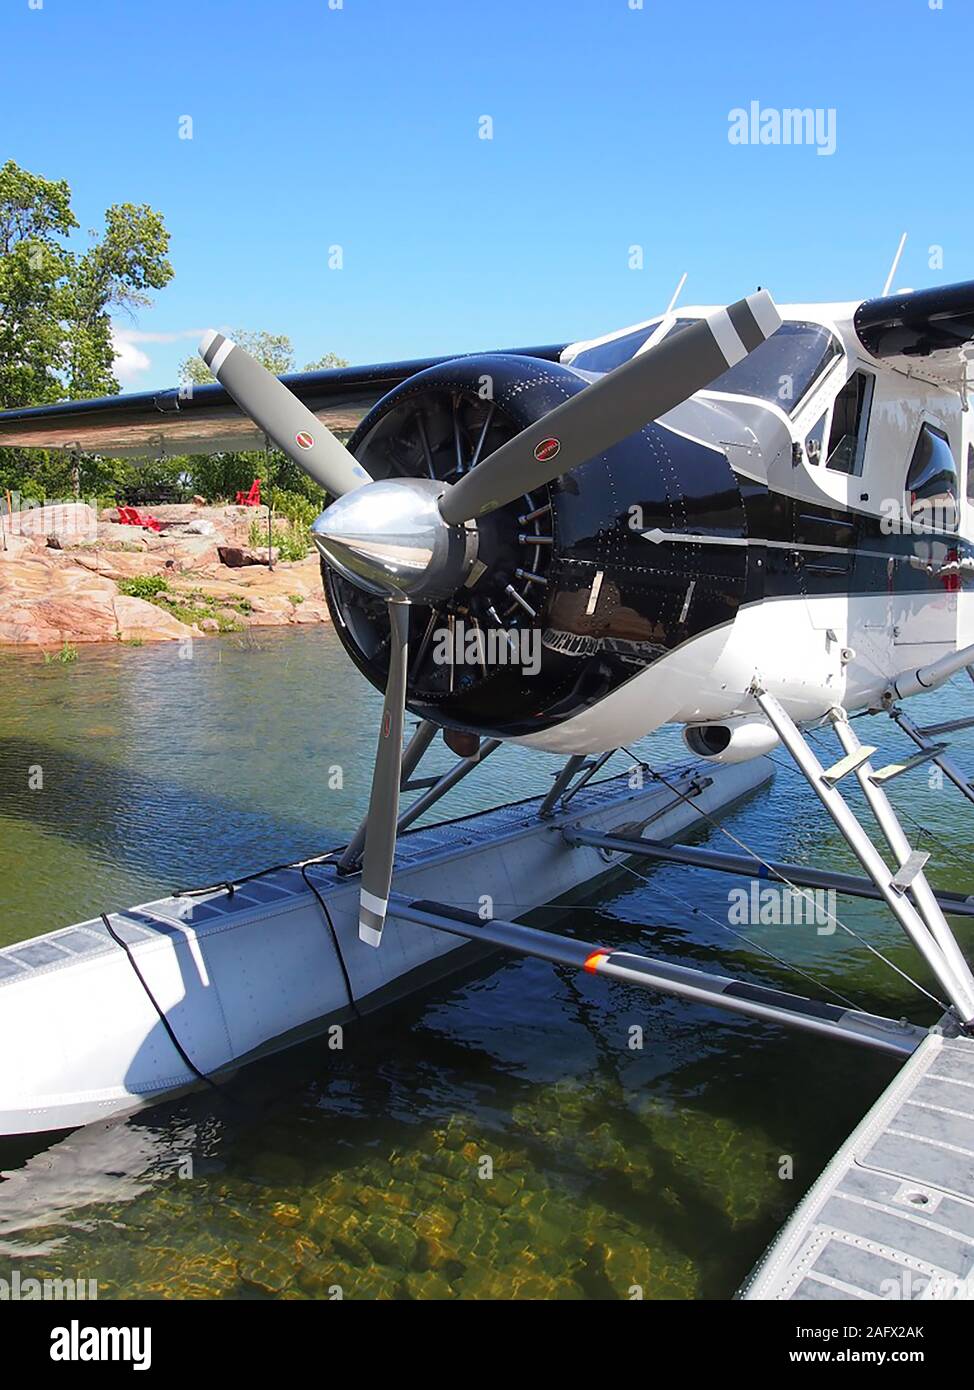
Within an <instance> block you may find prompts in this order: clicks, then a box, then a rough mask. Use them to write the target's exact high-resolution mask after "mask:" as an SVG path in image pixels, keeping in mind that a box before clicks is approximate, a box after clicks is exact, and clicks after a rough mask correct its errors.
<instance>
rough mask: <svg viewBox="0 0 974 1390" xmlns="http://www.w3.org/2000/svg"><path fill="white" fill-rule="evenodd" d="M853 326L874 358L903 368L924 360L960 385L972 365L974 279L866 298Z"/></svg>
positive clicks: (973, 348) (973, 346)
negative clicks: (933, 287) (881, 296)
mask: <svg viewBox="0 0 974 1390" xmlns="http://www.w3.org/2000/svg"><path fill="white" fill-rule="evenodd" d="M854 324H855V330H856V333H857V335H858V337H859V341H860V342H861V343H862V345H863V347H864V348H865V349H866V351H867V352H869V353H871V354H872V356H873V357H876V358H879V359H880V360H882V361H892V362H893V364H894V365H897V366H900V367H903V368H904V369H905V368H908V367H910V366H911V365H912V366H916V365H919V364H922V363H923V362H928V363H930V365H931V366H932V367H934V368H935V369H936V371H937V373H938V374H939V375H941V376H943V377H945V378H947V379H950V380H954V381H956V382H957V384H958V385H962V384H963V383H964V381H965V379H966V378H967V377H968V376H969V375H970V372H971V363H972V361H974V280H965V281H962V282H961V283H960V284H957V285H938V286H937V287H936V288H935V289H931V290H901V291H900V293H899V294H891V295H886V296H884V297H883V298H880V299H867V300H866V301H865V302H864V303H863V304H860V305H859V308H858V309H857V310H856V315H855V319H854Z"/></svg>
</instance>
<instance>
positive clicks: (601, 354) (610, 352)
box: [571, 319, 690, 372]
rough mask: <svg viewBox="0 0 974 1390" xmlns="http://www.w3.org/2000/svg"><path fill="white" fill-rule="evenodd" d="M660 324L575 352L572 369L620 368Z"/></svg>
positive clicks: (652, 324) (651, 324)
mask: <svg viewBox="0 0 974 1390" xmlns="http://www.w3.org/2000/svg"><path fill="white" fill-rule="evenodd" d="M661 322H662V320H661V319H657V320H656V322H655V323H646V324H643V326H642V328H637V329H636V330H635V332H633V333H624V334H623V336H622V337H621V338H610V339H609V341H608V342H607V343H598V344H597V345H596V346H595V347H590V348H582V351H581V352H576V354H575V356H574V357H573V358H572V363H571V364H572V366H573V367H580V368H581V369H582V371H583V372H611V371H613V370H614V369H615V368H616V367H621V366H622V364H623V362H628V361H629V359H630V357H635V355H636V353H637V352H638V351H639V349H640V348H641V347H642V345H643V343H645V341H646V339H647V338H651V337H652V336H653V334H654V333H655V332H656V330H657V328H659V326H660V323H661ZM678 322H679V320H678ZM682 322H683V323H689V322H690V320H689V319H683V320H682Z"/></svg>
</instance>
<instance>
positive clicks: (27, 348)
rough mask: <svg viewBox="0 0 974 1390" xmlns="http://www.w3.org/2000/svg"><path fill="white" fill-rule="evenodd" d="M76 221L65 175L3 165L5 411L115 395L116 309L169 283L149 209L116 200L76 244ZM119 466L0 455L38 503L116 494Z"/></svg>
mask: <svg viewBox="0 0 974 1390" xmlns="http://www.w3.org/2000/svg"><path fill="white" fill-rule="evenodd" d="M77 229H78V221H77V219H76V217H75V216H74V214H73V212H72V211H71V190H70V187H69V186H68V184H67V182H66V181H65V180H64V179H58V180H52V179H45V178H43V177H42V176H41V175H40V174H33V173H31V172H30V171H29V170H27V169H22V168H20V166H19V165H18V164H16V163H15V162H14V161H13V160H12V159H10V160H7V162H6V164H4V165H3V166H2V167H0V409H3V410H7V409H12V408H14V407H17V406H29V405H44V404H47V403H48V402H51V401H58V400H63V399H65V398H68V397H72V396H73V397H79V396H92V395H114V394H115V393H116V392H117V391H118V389H119V388H118V382H117V381H116V379H115V375H114V371H113V362H114V353H113V350H112V341H111V314H112V312H113V311H117V310H123V311H131V310H132V309H133V308H134V307H135V306H136V305H140V304H147V303H149V298H148V294H147V291H149V290H152V289H161V288H162V287H163V286H164V285H166V284H167V283H168V281H169V280H170V279H171V278H172V274H173V269H172V266H171V265H170V264H169V261H168V260H167V259H166V252H167V250H168V245H169V234H168V232H167V231H166V228H165V224H164V222H163V219H162V216H161V214H159V213H158V212H155V211H154V210H153V209H152V208H150V207H148V206H147V205H145V204H141V205H139V206H136V205H135V204H133V203H119V204H115V205H113V206H112V207H110V208H109V209H108V210H107V212H106V213H105V228H104V231H103V232H102V233H101V234H98V233H96V232H92V233H90V241H89V244H88V245H87V247H80V248H79V247H76V246H75V245H73V244H72V240H71V238H72V234H73V233H75V232H76V231H77ZM129 471H130V470H127V469H126V468H125V467H124V466H123V465H120V464H117V463H115V462H113V461H111V460H100V461H87V462H86V463H85V464H84V465H83V466H82V467H81V468H80V469H73V468H72V465H71V461H70V459H67V458H65V457H63V456H60V455H55V454H47V453H43V452H38V451H36V450H32V451H30V452H27V451H22V450H0V482H2V484H3V486H4V487H9V488H10V489H11V490H16V491H20V492H23V493H25V494H30V495H34V496H38V497H45V496H57V495H62V496H63V495H64V494H65V493H67V492H68V491H69V490H74V491H75V492H77V491H78V490H79V488H80V487H81V486H84V487H85V488H86V489H90V490H92V491H101V490H103V489H104V490H109V491H110V490H114V489H115V488H116V487H117V486H118V485H119V483H120V480H121V478H122V476H123V475H125V476H127V473H128V472H129Z"/></svg>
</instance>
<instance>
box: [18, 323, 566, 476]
mask: <svg viewBox="0 0 974 1390" xmlns="http://www.w3.org/2000/svg"><path fill="white" fill-rule="evenodd" d="M565 346H567V344H549V345H547V346H544V347H526V348H504V349H500V351H503V352H505V353H517V354H519V355H521V356H523V357H537V358H541V359H542V360H544V361H547V362H554V361H557V360H558V358H559V356H560V355H561V353H562V351H563V349H564V347H565ZM461 355H462V356H470V355H472V354H466V353H465V354H461ZM450 360H452V359H451V358H449V357H424V358H419V359H418V360H416V361H407V362H380V363H372V364H370V365H368V366H364V367H332V368H328V369H327V370H320V371H313V372H291V373H289V374H288V375H286V376H284V377H282V378H281V380H282V381H284V382H285V383H286V385H287V386H288V387H289V388H290V389H291V390H292V391H293V392H294V394H295V395H296V396H297V397H298V398H299V399H300V400H301V401H302V402H303V403H304V404H305V405H306V406H307V407H308V408H309V410H312V411H313V412H314V413H315V415H317V417H318V419H319V420H321V421H322V422H323V423H324V424H326V425H327V426H328V428H329V429H331V430H351V429H354V428H355V426H356V425H357V424H358V422H359V421H360V420H361V419H362V417H363V416H364V415H365V414H367V413H368V411H369V410H371V408H372V406H373V405H375V403H376V401H377V400H379V399H380V397H382V396H384V395H385V394H386V392H387V391H390V390H391V389H392V387H393V386H397V385H398V384H399V383H400V382H401V381H405V380H406V379H407V378H408V377H411V376H414V375H415V374H416V373H417V372H421V371H424V370H425V369H426V368H427V367H433V366H436V365H437V364H439V363H440V362H447V361H450ZM263 443H264V436H263V434H262V433H261V431H260V430H258V429H257V427H256V426H255V425H254V423H253V421H252V420H251V419H249V418H248V416H246V415H244V414H243V413H242V412H241V411H240V409H239V408H238V407H237V406H236V405H235V403H234V402H233V400H232V399H231V397H230V396H229V395H228V394H227V392H226V391H225V390H224V389H223V387H222V386H219V385H216V384H215V383H214V384H213V385H212V386H194V387H192V388H189V387H177V388H174V389H171V390H167V391H143V392H139V393H132V394H129V395H121V396H103V397H102V398H101V399H99V400H92V401H59V402H58V403H57V404H55V405H42V406H30V407H26V408H24V409H20V410H4V411H0V448H21V449H65V450H70V449H76V450H79V451H80V452H82V453H86V454H100V455H102V456H103V457H108V458H158V457H164V456H172V455H174V454H218V453H221V452H223V451H224V450H228V449H259V448H262V447H263Z"/></svg>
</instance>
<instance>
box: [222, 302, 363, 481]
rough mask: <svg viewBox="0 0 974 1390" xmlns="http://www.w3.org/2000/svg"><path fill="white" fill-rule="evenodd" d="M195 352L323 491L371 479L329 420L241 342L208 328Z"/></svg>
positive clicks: (268, 435) (240, 405)
mask: <svg viewBox="0 0 974 1390" xmlns="http://www.w3.org/2000/svg"><path fill="white" fill-rule="evenodd" d="M199 355H200V356H201V357H202V359H203V361H204V362H205V363H206V365H207V366H208V367H209V369H210V371H211V372H212V373H213V375H214V376H215V377H216V379H217V381H218V382H219V383H220V385H221V386H223V387H224V388H225V389H226V390H227V391H229V393H230V395H231V396H232V397H233V399H234V400H235V401H236V402H237V405H239V407H240V409H241V410H242V411H243V412H244V413H245V414H246V415H249V416H250V418H251V419H252V420H253V421H254V423H255V424H256V425H259V426H260V428H261V429H262V430H263V431H264V433H265V434H266V435H267V437H268V439H271V440H273V442H274V443H275V444H276V445H277V447H278V448H279V449H283V450H284V452H285V453H286V454H287V456H288V458H289V459H291V460H293V462H294V463H296V464H297V465H298V467H299V468H303V469H304V471H305V473H307V474H308V476H309V477H310V478H313V479H314V481H315V482H316V483H318V484H319V485H320V486H321V487H323V488H324V489H325V491H326V492H328V493H331V495H332V496H333V497H341V496H342V494H343V493H346V492H351V491H352V490H353V488H357V487H361V486H362V485H363V483H370V482H371V481H372V479H371V478H370V477H369V475H368V473H366V471H365V469H364V468H363V467H362V466H361V464H359V463H356V461H355V457H354V455H352V454H350V453H349V452H348V450H347V449H346V448H345V445H344V444H342V443H340V441H339V440H337V439H336V438H335V436H334V435H333V434H332V432H331V430H330V429H328V427H327V425H323V424H322V423H321V421H320V420H319V419H318V417H317V416H316V415H313V414H312V413H311V411H310V410H309V409H308V407H307V406H306V405H302V403H301V402H300V401H299V400H298V398H297V396H296V395H295V394H294V392H293V391H289V390H288V388H287V387H286V386H285V385H284V383H283V382H282V381H279V380H278V379H277V377H276V376H275V375H274V373H273V372H269V371H268V370H267V368H266V367H262V366H261V365H260V363H259V362H257V361H255V360H254V358H253V357H251V355H250V353H249V352H247V351H246V350H245V349H244V348H242V347H241V346H240V345H239V343H235V342H233V341H232V339H230V338H226V337H224V336H223V334H222V333H217V332H216V331H215V330H214V329H212V328H211V329H210V330H209V331H208V332H207V333H205V334H204V335H203V340H202V342H201V343H200V345H199Z"/></svg>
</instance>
